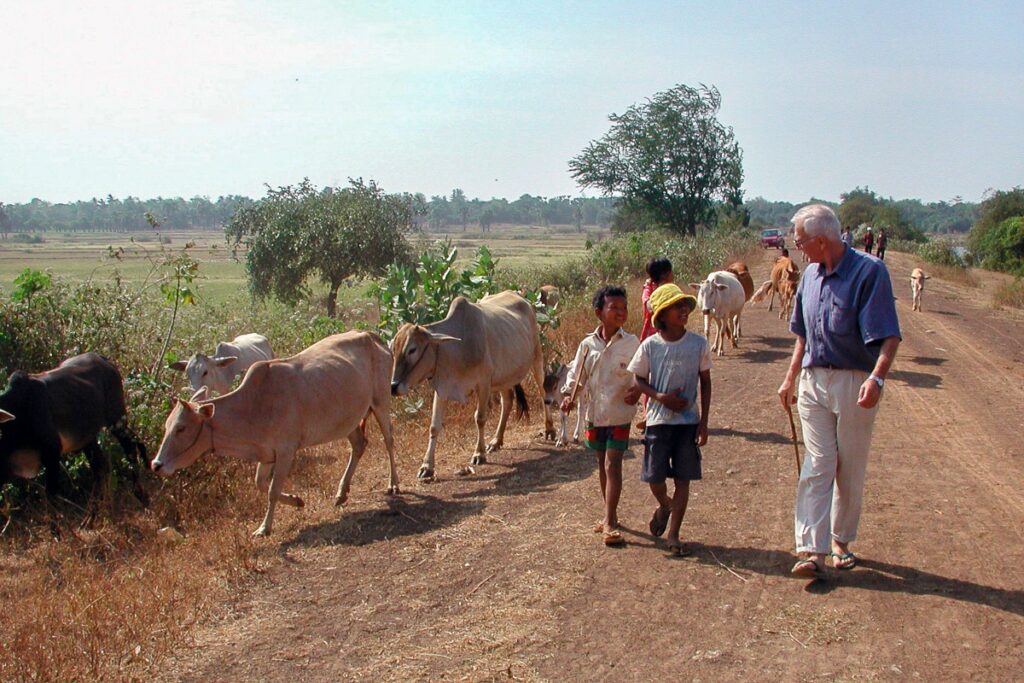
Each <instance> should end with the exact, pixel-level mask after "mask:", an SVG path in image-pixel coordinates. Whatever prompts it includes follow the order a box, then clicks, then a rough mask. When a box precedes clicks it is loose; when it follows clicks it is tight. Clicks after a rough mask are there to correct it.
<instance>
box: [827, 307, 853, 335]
mask: <svg viewBox="0 0 1024 683" xmlns="http://www.w3.org/2000/svg"><path fill="white" fill-rule="evenodd" d="M830 322H831V325H832V329H831V332H832V334H835V335H839V336H854V335H856V334H857V308H856V307H855V306H854V305H853V303H852V302H849V301H842V300H840V299H833V300H832V308H831V311H830Z"/></svg>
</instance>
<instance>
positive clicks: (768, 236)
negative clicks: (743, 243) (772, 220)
mask: <svg viewBox="0 0 1024 683" xmlns="http://www.w3.org/2000/svg"><path fill="white" fill-rule="evenodd" d="M761 246H762V247H764V248H765V249H767V248H768V247H775V248H776V249H782V248H783V247H785V246H786V240H785V238H784V235H783V232H782V230H780V229H779V228H765V229H764V230H762V231H761Z"/></svg>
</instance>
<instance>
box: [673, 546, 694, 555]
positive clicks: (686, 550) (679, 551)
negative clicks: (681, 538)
mask: <svg viewBox="0 0 1024 683" xmlns="http://www.w3.org/2000/svg"><path fill="white" fill-rule="evenodd" d="M668 550H669V553H670V554H671V555H672V556H673V557H689V556H690V555H692V554H693V549H692V548H690V546H689V545H687V544H685V543H680V544H679V545H670V546H669V547H668Z"/></svg>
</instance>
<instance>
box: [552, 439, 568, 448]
mask: <svg viewBox="0 0 1024 683" xmlns="http://www.w3.org/2000/svg"><path fill="white" fill-rule="evenodd" d="M568 445H569V444H567V443H566V442H565V441H562V440H561V439H559V440H558V441H556V442H555V448H565V447H566V446H568Z"/></svg>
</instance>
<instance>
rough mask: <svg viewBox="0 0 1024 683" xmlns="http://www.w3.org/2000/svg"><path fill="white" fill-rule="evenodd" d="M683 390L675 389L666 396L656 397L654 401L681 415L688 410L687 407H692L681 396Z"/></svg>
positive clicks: (665, 394)
mask: <svg viewBox="0 0 1024 683" xmlns="http://www.w3.org/2000/svg"><path fill="white" fill-rule="evenodd" d="M680 391H682V390H681V389H673V390H672V391H670V392H668V393H664V394H658V395H657V396H655V397H654V400H655V401H657V402H658V403H660V404H662V405H663V406H665V407H666V408H668V409H669V410H671V411H672V412H674V413H680V412H682V411H684V410H686V406H688V405H690V402H689V401H687V400H686V399H685V398H683V397H682V396H680V395H679V392H680Z"/></svg>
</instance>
